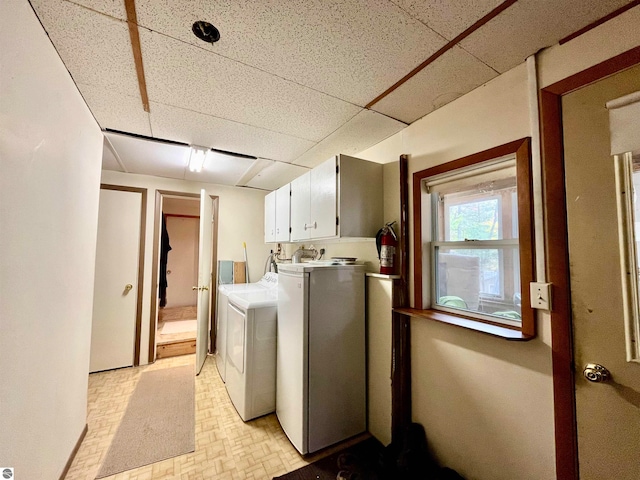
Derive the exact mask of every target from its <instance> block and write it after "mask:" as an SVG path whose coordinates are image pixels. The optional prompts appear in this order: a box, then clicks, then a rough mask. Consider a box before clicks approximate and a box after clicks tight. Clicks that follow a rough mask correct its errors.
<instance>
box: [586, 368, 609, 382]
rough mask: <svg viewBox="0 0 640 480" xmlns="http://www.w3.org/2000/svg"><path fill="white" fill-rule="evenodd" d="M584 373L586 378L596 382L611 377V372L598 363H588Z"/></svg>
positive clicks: (604, 380)
mask: <svg viewBox="0 0 640 480" xmlns="http://www.w3.org/2000/svg"><path fill="white" fill-rule="evenodd" d="M582 374H583V375H584V378H586V379H587V380H589V381H590V382H594V383H602V382H606V381H607V380H609V378H610V377H611V372H609V370H607V369H606V368H605V367H603V366H602V365H598V364H597V363H587V365H585V367H584V370H583V371H582Z"/></svg>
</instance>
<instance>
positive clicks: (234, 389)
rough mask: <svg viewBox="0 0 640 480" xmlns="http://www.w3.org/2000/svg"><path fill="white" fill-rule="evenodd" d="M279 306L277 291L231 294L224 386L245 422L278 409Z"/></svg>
mask: <svg viewBox="0 0 640 480" xmlns="http://www.w3.org/2000/svg"><path fill="white" fill-rule="evenodd" d="M277 305H278V292H277V290H267V291H258V292H246V293H233V294H231V295H229V304H228V307H227V315H228V317H227V322H228V331H227V367H226V373H227V381H226V384H225V386H226V387H227V392H228V393H229V398H231V402H232V403H233V405H234V407H235V408H236V410H237V411H238V414H239V415H240V417H241V418H242V420H244V421H245V422H246V421H248V420H251V419H253V418H256V417H260V416H262V415H266V414H268V413H272V412H275V410H276V321H277V310H278V307H277Z"/></svg>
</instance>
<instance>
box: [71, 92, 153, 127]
mask: <svg viewBox="0 0 640 480" xmlns="http://www.w3.org/2000/svg"><path fill="white" fill-rule="evenodd" d="M77 85H78V89H79V90H80V93H82V96H83V97H84V99H85V101H86V102H87V105H88V106H89V109H90V110H91V113H93V116H94V117H96V120H97V121H98V124H99V125H100V127H101V128H102V129H110V130H118V131H120V132H129V133H135V134H136V135H145V136H151V135H152V131H151V127H150V123H149V114H148V113H147V112H145V111H144V110H143V109H142V103H141V102H140V97H139V96H130V95H123V94H115V95H114V94H113V93H112V92H111V91H109V90H105V89H104V88H101V87H96V86H93V85H85V84H83V83H77Z"/></svg>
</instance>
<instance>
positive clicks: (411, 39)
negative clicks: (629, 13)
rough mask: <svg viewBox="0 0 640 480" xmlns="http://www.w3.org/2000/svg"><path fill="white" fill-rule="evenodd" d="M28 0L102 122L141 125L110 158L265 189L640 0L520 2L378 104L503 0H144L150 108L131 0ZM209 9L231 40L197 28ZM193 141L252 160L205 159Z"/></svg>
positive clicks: (140, 12)
mask: <svg viewBox="0 0 640 480" xmlns="http://www.w3.org/2000/svg"><path fill="white" fill-rule="evenodd" d="M30 1H31V4H32V5H33V7H34V10H35V12H36V14H37V15H38V17H39V18H40V20H41V22H42V24H43V26H44V28H45V30H46V31H47V33H48V34H49V36H50V38H51V41H52V42H53V44H54V46H55V47H56V49H57V50H58V52H59V54H60V57H61V58H62V60H63V62H64V63H65V65H66V67H67V69H68V70H69V72H70V73H71V76H72V77H73V79H74V81H75V82H76V84H77V85H78V88H79V90H80V92H81V93H82V95H83V96H84V98H85V100H86V102H87V104H88V106H89V108H90V109H91V111H92V112H93V114H94V116H95V117H96V120H97V121H98V123H99V124H100V126H101V127H102V128H103V129H104V130H110V131H119V132H126V133H129V134H133V135H137V136H138V137H134V136H127V135H122V134H117V133H107V134H106V136H107V140H106V141H105V145H106V146H107V147H108V148H105V154H104V161H103V168H105V169H108V170H118V171H124V172H130V173H142V174H147V175H157V176H163V177H171V178H179V179H186V180H197V181H203V182H211V183H219V184H224V185H237V186H247V187H253V188H260V189H265V190H273V189H275V188H278V187H280V186H281V185H284V184H286V183H288V182H289V181H291V180H292V179H294V178H296V177H298V176H299V175H301V174H302V173H304V171H306V170H307V169H308V168H312V167H314V166H315V165H317V164H319V163H320V162H322V161H324V160H326V159H327V158H329V157H330V156H331V155H334V154H336V153H348V154H354V153H357V152H359V151H362V150H364V149H366V148H368V147H370V146H372V145H375V144H376V143H378V142H380V141H382V140H384V139H385V138H387V137H389V136H391V135H393V134H395V133H397V132H398V131H400V130H401V129H403V128H404V127H405V126H406V125H408V124H410V123H412V122H414V121H416V120H417V119H419V118H421V117H423V116H424V115H426V114H428V113H430V112H432V111H434V110H436V109H438V108H440V107H441V106H443V105H445V104H446V103H448V102H450V101H452V100H454V99H456V98H457V97H459V96H461V95H464V94H465V93H467V92H469V91H471V90H473V89H474V88H476V87H478V86H480V85H482V84H484V83H486V82H487V81H489V80H490V79H491V78H493V77H495V76H497V75H499V74H500V73H502V72H504V71H506V70H509V69H510V68H513V67H514V66H516V65H518V64H519V63H522V62H523V61H524V60H525V58H526V57H527V56H529V55H531V54H533V53H535V52H537V51H538V50H540V49H541V48H544V47H547V46H550V45H553V44H555V43H557V42H558V40H559V39H561V38H563V37H566V36H567V35H569V34H571V33H574V32H576V31H577V30H579V29H581V28H582V27H584V26H586V25H588V24H590V23H592V22H594V21H596V20H598V19H600V18H602V17H603V16H605V15H607V14H609V13H610V12H612V11H614V10H616V9H618V8H620V7H621V6H624V5H626V4H628V3H630V0H518V1H517V2H516V3H515V4H513V5H511V6H509V7H508V8H506V9H505V10H504V11H502V12H501V13H500V14H499V15H497V16H496V17H495V18H493V19H492V20H490V21H489V22H487V23H486V24H485V25H483V26H482V27H480V28H479V29H477V30H475V31H474V32H473V33H471V34H470V35H469V36H467V37H466V38H464V39H463V40H462V41H460V42H459V43H458V44H456V45H454V46H453V47H452V48H451V49H449V50H447V51H446V52H445V53H444V54H443V55H441V56H440V57H438V58H437V59H436V60H435V61H434V62H432V63H430V64H429V65H427V67H426V68H424V69H423V70H421V71H420V72H419V73H417V74H416V75H415V76H414V77H412V78H411V79H410V80H408V81H407V82H406V83H404V84H402V85H401V86H400V87H399V88H397V89H396V90H395V91H393V92H392V93H391V94H389V95H388V96H386V97H385V98H383V99H382V100H380V101H379V102H377V103H375V104H373V105H372V106H371V107H370V108H368V109H367V108H365V106H366V105H368V104H369V103H370V102H371V101H372V100H374V99H375V98H376V97H377V96H378V95H380V94H381V93H382V92H384V91H386V90H387V89H388V88H389V87H391V86H392V85H394V84H395V83H396V82H397V81H398V80H400V79H402V78H403V77H404V76H405V75H407V74H408V73H409V72H410V71H412V70H413V69H414V68H415V67H416V66H418V65H420V64H421V63H422V62H423V61H424V60H426V59H427V58H429V57H430V56H431V55H433V54H434V53H435V52H437V51H438V50H439V49H441V48H442V47H443V46H445V45H446V44H447V43H449V41H451V40H453V39H454V38H455V37H457V36H458V35H459V34H461V33H462V32H463V31H465V30H466V29H467V28H469V27H470V26H471V25H473V24H474V23H475V22H477V21H478V20H479V19H481V18H482V17H483V16H485V15H487V14H488V13H489V12H491V11H492V10H493V9H494V8H496V7H498V6H499V5H500V4H502V3H503V2H502V1H500V0H464V1H463V0H460V1H456V2H453V1H443V0H270V1H269V0H262V1H260V0H234V1H232V2H229V1H228V0H207V1H205V0H173V1H170V2H167V1H164V2H160V1H157V0H136V2H135V3H136V12H137V18H138V26H139V28H138V30H139V35H140V43H141V49H142V60H143V64H144V72H145V80H146V85H147V91H148V95H149V100H150V112H145V111H144V109H143V106H142V101H141V95H140V92H139V87H138V80H137V75H136V69H135V64H134V59H133V54H132V49H131V42H130V37H129V30H128V26H127V23H126V11H125V4H124V0H74V1H69V0H30ZM635 8H639V7H635ZM197 20H205V21H209V22H211V23H213V24H214V25H216V27H218V29H219V30H220V33H221V39H220V41H219V42H217V43H215V44H209V43H205V42H203V41H202V40H199V39H198V38H196V37H195V36H194V35H193V33H192V32H191V26H192V24H193V23H194V22H195V21H197ZM139 136H144V137H149V138H140V137H139ZM153 139H160V140H166V141H169V142H174V143H173V144H172V143H167V142H156V141H153ZM189 144H195V145H201V146H205V147H210V148H214V149H217V150H224V151H229V152H236V153H240V154H243V155H245V156H251V157H254V158H244V157H237V156H234V157H228V156H221V157H219V158H217V159H216V160H215V161H212V162H211V164H208V165H205V168H204V169H203V171H202V172H201V173H193V172H190V171H189V170H188V168H186V161H187V160H186V151H187V150H188V149H187V147H186V146H185V145H189ZM393 160H395V158H393V159H389V161H393Z"/></svg>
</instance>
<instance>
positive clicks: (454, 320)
mask: <svg viewBox="0 0 640 480" xmlns="http://www.w3.org/2000/svg"><path fill="white" fill-rule="evenodd" d="M393 311H394V312H395V313H399V314H401V315H406V316H408V317H412V318H424V319H425V320H433V321H436V322H440V323H446V324H448V325H454V326H456V327H461V328H466V329H468V330H475V331H476V332H480V333H484V334H486V335H491V336H493V337H499V338H504V339H506V340H512V341H521V342H526V341H528V340H532V339H533V338H535V337H534V336H531V335H526V334H524V333H522V332H521V331H519V330H514V329H511V328H507V327H501V326H499V325H492V324H490V323H483V322H478V321H477V320H470V319H468V318H464V317H459V316H457V315H452V314H450V313H445V312H439V311H436V310H419V309H417V308H395V309H394V310H393Z"/></svg>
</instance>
